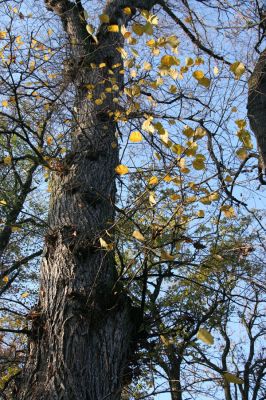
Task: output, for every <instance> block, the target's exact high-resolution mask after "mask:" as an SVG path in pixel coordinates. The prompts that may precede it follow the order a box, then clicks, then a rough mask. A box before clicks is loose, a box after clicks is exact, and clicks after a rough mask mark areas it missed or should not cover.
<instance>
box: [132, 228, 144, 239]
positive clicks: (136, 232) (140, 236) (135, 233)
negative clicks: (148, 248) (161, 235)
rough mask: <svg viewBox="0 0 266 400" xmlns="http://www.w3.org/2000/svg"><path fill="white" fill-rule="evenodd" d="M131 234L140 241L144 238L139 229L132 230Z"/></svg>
mask: <svg viewBox="0 0 266 400" xmlns="http://www.w3.org/2000/svg"><path fill="white" fill-rule="evenodd" d="M132 236H133V237H134V238H135V239H137V240H139V241H140V242H144V241H145V238H144V236H143V235H142V233H140V231H137V230H136V231H134V232H133V233H132Z"/></svg>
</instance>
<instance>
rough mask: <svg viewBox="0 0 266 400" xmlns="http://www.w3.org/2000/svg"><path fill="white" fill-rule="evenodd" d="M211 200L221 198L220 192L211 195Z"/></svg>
mask: <svg viewBox="0 0 266 400" xmlns="http://www.w3.org/2000/svg"><path fill="white" fill-rule="evenodd" d="M209 199H210V201H217V200H219V199H220V196H219V193H217V192H215V193H212V194H210V195H209Z"/></svg>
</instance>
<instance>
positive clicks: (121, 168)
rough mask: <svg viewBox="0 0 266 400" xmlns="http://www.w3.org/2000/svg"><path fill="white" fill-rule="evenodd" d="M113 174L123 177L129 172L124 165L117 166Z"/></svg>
mask: <svg viewBox="0 0 266 400" xmlns="http://www.w3.org/2000/svg"><path fill="white" fill-rule="evenodd" d="M115 172H116V173H117V174H118V175H125V174H128V172H129V170H128V167H127V166H126V165H123V164H119V165H118V166H117V167H115Z"/></svg>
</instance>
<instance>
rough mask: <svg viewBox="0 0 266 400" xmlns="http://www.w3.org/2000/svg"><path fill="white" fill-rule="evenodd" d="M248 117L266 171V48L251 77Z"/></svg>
mask: <svg viewBox="0 0 266 400" xmlns="http://www.w3.org/2000/svg"><path fill="white" fill-rule="evenodd" d="M248 117H249V123H250V126H251V128H252V130H253V132H254V134H255V136H256V139H257V143H258V149H259V153H260V158H261V163H262V166H263V169H264V172H265V171H266V49H265V50H264V51H263V52H262V53H261V55H260V57H259V60H258V62H257V64H256V66H255V68H254V71H253V73H252V75H251V77H250V79H249V95H248Z"/></svg>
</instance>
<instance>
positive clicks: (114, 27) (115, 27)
mask: <svg viewBox="0 0 266 400" xmlns="http://www.w3.org/2000/svg"><path fill="white" fill-rule="evenodd" d="M108 31H109V32H119V26H118V25H109V26H108Z"/></svg>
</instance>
